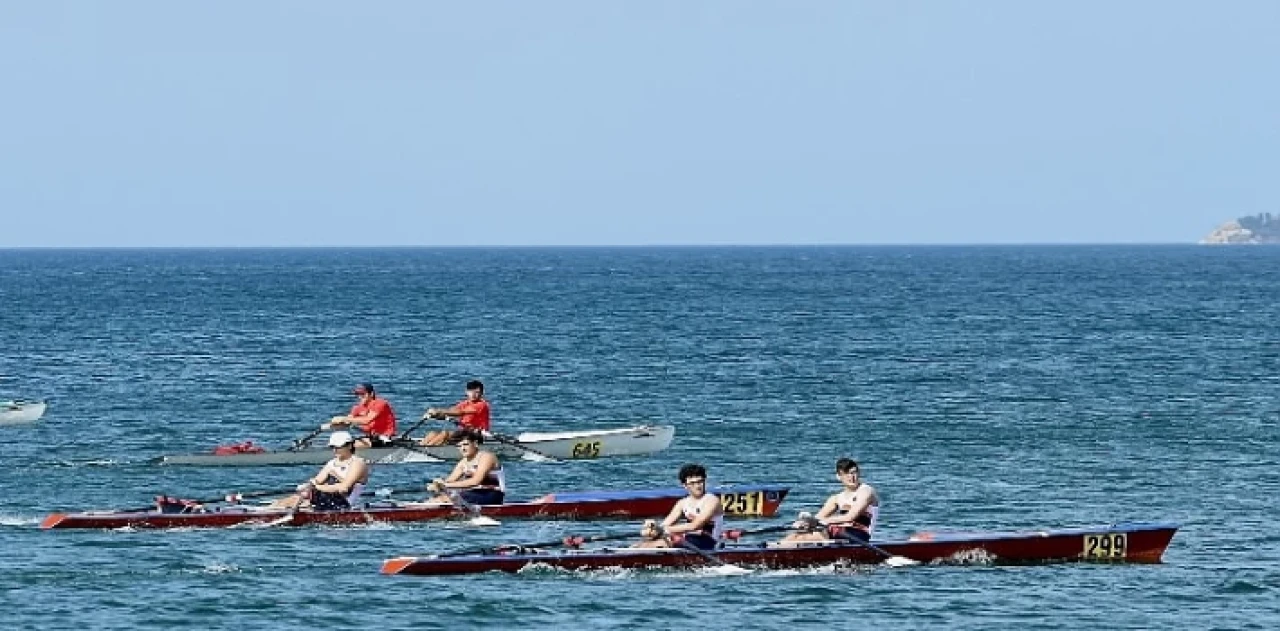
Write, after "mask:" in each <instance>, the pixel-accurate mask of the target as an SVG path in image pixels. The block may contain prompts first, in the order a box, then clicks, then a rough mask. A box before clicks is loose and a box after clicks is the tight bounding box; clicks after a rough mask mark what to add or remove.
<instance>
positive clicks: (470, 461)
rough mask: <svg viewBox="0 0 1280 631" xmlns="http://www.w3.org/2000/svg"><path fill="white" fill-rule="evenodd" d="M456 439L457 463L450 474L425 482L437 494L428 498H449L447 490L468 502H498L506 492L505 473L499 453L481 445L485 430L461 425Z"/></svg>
mask: <svg viewBox="0 0 1280 631" xmlns="http://www.w3.org/2000/svg"><path fill="white" fill-rule="evenodd" d="M455 439H456V440H457V442H458V452H459V455H460V456H461V457H460V458H459V459H458V464H457V465H455V466H454V467H453V472H452V473H450V474H449V477H447V478H444V479H435V480H432V481H431V483H430V484H428V485H427V490H428V491H430V492H432V493H434V494H436V495H435V497H434V498H431V499H428V500H427V501H440V502H452V501H453V498H452V497H450V495H449V492H450V491H453V492H457V493H458V497H460V498H462V501H464V502H466V503H467V504H474V505H476V506H486V505H493V504H501V503H502V501H503V499H504V498H505V497H506V493H507V477H506V475H505V474H504V473H503V471H502V463H501V462H499V461H498V457H497V456H495V455H493V452H490V451H486V450H483V449H481V448H480V446H481V445H483V444H484V434H482V433H480V432H478V431H476V430H471V429H464V430H459V431H458V432H457V433H456V434H455Z"/></svg>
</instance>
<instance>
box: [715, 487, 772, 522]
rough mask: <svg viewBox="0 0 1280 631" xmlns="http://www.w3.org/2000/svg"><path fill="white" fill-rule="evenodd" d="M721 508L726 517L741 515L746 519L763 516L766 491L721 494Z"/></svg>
mask: <svg viewBox="0 0 1280 631" xmlns="http://www.w3.org/2000/svg"><path fill="white" fill-rule="evenodd" d="M720 507H721V508H723V509H724V512H725V514H726V515H741V516H744V517H749V516H752V515H754V516H760V515H763V514H764V491H751V492H746V493H741V492H740V493H732V492H727V493H721V494H720Z"/></svg>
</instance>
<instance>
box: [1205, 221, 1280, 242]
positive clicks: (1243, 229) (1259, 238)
mask: <svg viewBox="0 0 1280 631" xmlns="http://www.w3.org/2000/svg"><path fill="white" fill-rule="evenodd" d="M1200 243H1202V244H1213V245H1217V244H1237V243H1250V244H1252V243H1280V217H1273V216H1271V213H1262V214H1260V215H1254V216H1252V217H1241V218H1239V219H1236V220H1235V221H1228V222H1227V223H1224V224H1222V225H1221V226H1218V228H1217V229H1216V230H1214V231H1213V232H1210V233H1209V234H1208V236H1206V237H1205V238H1203V239H1201V240H1200Z"/></svg>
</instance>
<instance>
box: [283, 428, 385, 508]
mask: <svg viewBox="0 0 1280 631" xmlns="http://www.w3.org/2000/svg"><path fill="white" fill-rule="evenodd" d="M355 446H356V439H355V437H353V436H352V435H351V432H334V433H333V434H331V435H330V436H329V447H330V448H331V449H333V459H332V460H330V461H329V462H326V463H325V465H324V467H323V468H321V469H320V473H317V474H316V475H315V477H313V478H311V479H310V480H307V481H306V482H303V483H302V484H299V485H298V493H297V494H296V495H291V496H289V497H286V498H284V499H281V500H277V501H275V502H273V503H272V506H276V507H287V508H292V507H294V506H297V505H298V503H299V502H301V501H302V500H304V499H305V500H308V501H309V502H310V503H311V507H312V508H314V509H315V510H321V511H325V510H343V509H347V508H351V505H352V504H353V503H355V502H356V500H357V499H359V497H360V493H361V492H363V491H364V487H365V485H366V484H368V483H369V463H368V462H367V461H366V460H365V459H364V458H361V457H360V456H357V455H356V448H355Z"/></svg>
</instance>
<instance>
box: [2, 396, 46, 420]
mask: <svg viewBox="0 0 1280 631" xmlns="http://www.w3.org/2000/svg"><path fill="white" fill-rule="evenodd" d="M47 407H48V404H47V403H45V402H44V401H22V400H18V401H0V425H23V424H26V423H34V422H36V421H38V420H40V417H41V416H44V411H45V409H46V408H47Z"/></svg>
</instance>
